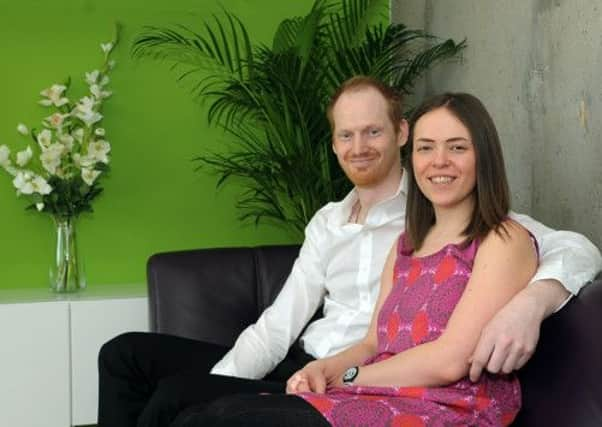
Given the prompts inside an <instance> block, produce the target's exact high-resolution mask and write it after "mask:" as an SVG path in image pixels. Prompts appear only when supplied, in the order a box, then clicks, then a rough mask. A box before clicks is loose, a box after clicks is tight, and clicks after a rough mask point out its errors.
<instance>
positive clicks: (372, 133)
mask: <svg viewBox="0 0 602 427" xmlns="http://www.w3.org/2000/svg"><path fill="white" fill-rule="evenodd" d="M370 135H371V136H378V135H380V129H370Z"/></svg>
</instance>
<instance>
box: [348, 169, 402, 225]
mask: <svg viewBox="0 0 602 427" xmlns="http://www.w3.org/2000/svg"><path fill="white" fill-rule="evenodd" d="M402 173H403V170H402V169H401V168H399V170H395V171H393V172H392V173H391V174H389V175H388V176H387V177H386V178H385V179H384V180H383V181H382V182H380V183H378V184H377V185H375V186H371V187H360V186H356V187H355V190H356V192H357V197H358V202H359V214H358V217H357V220H356V222H357V223H359V224H363V223H364V221H365V219H366V217H367V216H368V212H369V211H370V208H372V206H374V205H376V204H377V203H379V202H382V201H383V200H386V199H389V198H390V197H392V196H393V195H394V194H395V193H396V192H397V189H398V188H399V182H400V181H401V175H402Z"/></svg>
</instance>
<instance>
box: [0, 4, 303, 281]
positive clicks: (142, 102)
mask: <svg viewBox="0 0 602 427" xmlns="http://www.w3.org/2000/svg"><path fill="white" fill-rule="evenodd" d="M311 4H312V1H310V0H297V1H294V2H283V1H280V0H252V1H250V0H222V1H221V2H217V1H213V0H195V1H193V0H171V1H165V0H127V1H123V0H104V1H102V2H96V1H93V0H56V1H52V2H49V1H43V0H21V1H18V2H15V1H10V2H8V1H3V2H2V5H1V6H2V13H1V14H0V58H1V61H2V62H1V66H0V70H1V71H0V73H1V74H0V76H1V78H0V96H1V99H2V102H0V144H3V143H7V144H8V145H9V146H11V148H12V149H17V150H20V149H22V148H24V147H25V142H24V140H23V138H21V137H20V136H19V135H18V134H17V133H16V131H15V129H16V125H17V124H18V123H20V122H23V123H25V124H27V125H28V126H30V127H31V126H35V127H39V126H40V125H39V123H40V120H41V119H42V118H43V117H44V116H45V113H46V111H45V109H44V108H42V107H39V106H37V104H36V102H37V100H38V99H39V96H38V93H39V92H40V90H41V89H43V88H46V87H48V86H50V85H51V84H52V83H55V82H60V81H63V80H64V78H65V77H66V76H67V75H71V76H72V78H73V80H74V82H75V83H76V84H75V85H74V87H73V88H72V89H73V90H74V91H73V92H71V96H72V97H74V98H75V97H77V98H79V97H80V96H81V95H83V92H82V91H83V89H84V88H83V84H82V83H81V81H82V76H83V73H84V72H86V71H90V70H92V69H93V68H95V67H96V66H97V65H98V64H99V61H100V53H99V52H100V51H99V49H98V47H99V43H100V42H103V41H108V40H109V39H110V36H111V34H112V25H113V22H114V21H115V20H119V21H120V22H121V23H122V25H123V32H122V39H121V43H120V45H119V46H118V47H117V48H116V51H115V53H114V55H113V58H114V59H115V60H116V61H117V67H116V68H115V70H114V71H113V73H112V76H111V77H112V82H111V87H110V89H111V90H113V92H114V95H113V97H112V98H110V99H109V100H108V101H107V102H106V103H105V105H104V111H103V112H104V114H105V119H104V122H103V124H104V127H105V128H106V130H107V140H108V141H110V142H111V145H112V153H111V154H112V160H111V167H112V170H111V172H110V175H109V176H108V177H105V178H104V179H103V180H102V184H103V187H104V188H105V192H104V194H103V195H101V196H100V198H99V199H98V200H96V202H95V203H94V209H95V212H94V213H93V214H90V215H84V216H82V218H81V219H80V222H79V225H78V232H79V236H78V238H79V243H80V246H81V252H82V254H83V257H84V260H85V267H86V276H87V279H88V283H89V286H98V285H103V284H119V283H143V282H145V266H146V260H147V259H148V257H149V256H150V255H151V254H153V253H156V252H160V251H169V250H176V249H189V248H201V247H216V246H244V245H255V244H268V243H289V242H293V241H294V239H295V238H294V237H293V236H292V235H290V234H287V233H286V232H284V231H282V230H281V229H279V228H276V227H270V226H260V227H258V228H256V227H254V226H253V225H244V224H241V223H240V222H239V221H238V219H237V212H236V210H235V208H234V202H235V200H236V197H237V194H238V193H239V190H240V188H239V187H235V186H232V185H228V186H227V187H225V188H224V189H223V190H220V191H219V192H216V191H215V182H216V178H215V176H210V175H207V174H203V173H198V172H194V170H193V169H194V165H193V163H192V162H191V159H192V158H193V157H194V156H195V155H196V154H198V153H199V152H200V151H201V150H203V149H207V148H211V147H216V146H218V144H220V143H222V142H223V141H224V139H223V137H222V135H221V133H220V132H219V131H217V130H215V129H210V128H208V126H207V123H206V120H205V111H204V109H203V107H202V106H200V105H198V104H195V103H194V102H193V101H192V99H191V97H190V96H189V93H188V92H187V90H186V88H185V87H183V86H181V85H178V84H177V83H176V82H175V80H176V76H177V74H176V73H175V72H173V71H170V70H169V67H168V66H167V65H166V64H160V63H157V62H150V61H134V60H132V59H131V58H130V46H131V41H132V38H133V37H134V36H135V35H136V34H137V33H138V32H139V31H140V30H141V29H142V26H144V25H168V24H177V23H185V24H193V23H195V22H200V21H201V20H202V19H206V18H210V16H211V14H212V13H218V14H219V13H220V10H221V9H220V5H221V6H223V7H224V8H225V9H226V10H229V11H232V12H234V13H235V14H237V15H238V16H239V17H240V18H241V20H242V21H243V22H244V23H245V24H246V25H247V28H248V29H249V32H250V34H251V36H252V38H253V39H254V40H256V41H262V42H269V41H270V40H271V35H272V34H273V32H274V30H275V28H276V26H277V24H278V23H279V22H280V20H282V19H283V18H285V17H289V16H295V15H302V14H305V13H307V11H308V10H309V8H310V6H311ZM26 205H27V200H26V199H24V198H17V197H16V196H15V190H14V188H13V186H12V183H11V177H9V175H8V174H6V173H5V172H4V171H2V170H0V224H1V225H0V242H1V243H0V289H8V288H25V287H47V286H48V285H47V282H48V280H47V276H48V266H49V263H50V261H51V260H52V257H53V255H54V247H53V246H54V243H53V239H54V237H53V234H54V227H53V224H52V221H51V219H50V217H49V216H48V215H45V214H39V213H37V212H31V211H25V210H24V207H25V206H26Z"/></svg>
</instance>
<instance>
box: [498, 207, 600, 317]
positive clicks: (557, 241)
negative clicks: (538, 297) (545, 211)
mask: <svg viewBox="0 0 602 427" xmlns="http://www.w3.org/2000/svg"><path fill="white" fill-rule="evenodd" d="M510 217H511V218H512V219H514V220H516V221H518V222H519V223H520V224H522V225H523V226H524V227H525V228H527V229H528V230H529V231H530V232H531V233H532V234H533V235H534V236H535V238H536V239H537V243H538V245H539V252H540V259H539V268H538V269H537V272H536V273H535V275H534V276H533V278H532V279H531V282H530V284H532V283H534V282H536V281H538V280H543V279H554V280H557V281H559V282H560V283H561V284H562V286H564V287H565V288H566V290H567V291H569V292H570V293H571V295H577V294H578V293H579V290H580V289H581V288H582V287H583V286H584V285H585V284H586V283H588V282H589V281H590V280H592V279H593V278H594V277H595V275H596V273H597V272H598V271H600V270H601V269H602V255H601V254H600V251H599V250H598V248H597V247H596V246H595V245H594V244H593V243H592V242H590V241H589V240H588V239H587V238H586V237H585V236H583V235H581V234H579V233H575V232H572V231H563V230H553V229H551V228H549V227H547V226H545V225H543V224H542V223H540V222H538V221H536V220H534V219H533V218H531V217H529V216H527V215H522V214H516V213H511V215H510ZM569 298H570V297H569ZM567 301H568V299H567ZM564 304H566V301H565V302H564V303H563V304H562V305H561V306H560V307H559V308H561V307H562V306H563V305H564Z"/></svg>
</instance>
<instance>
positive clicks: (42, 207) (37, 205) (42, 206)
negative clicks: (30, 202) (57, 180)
mask: <svg viewBox="0 0 602 427" xmlns="http://www.w3.org/2000/svg"><path fill="white" fill-rule="evenodd" d="M36 209H37V210H38V211H40V212H42V209H44V203H41V202H40V203H36Z"/></svg>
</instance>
